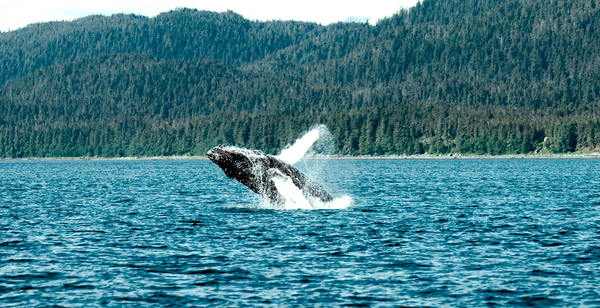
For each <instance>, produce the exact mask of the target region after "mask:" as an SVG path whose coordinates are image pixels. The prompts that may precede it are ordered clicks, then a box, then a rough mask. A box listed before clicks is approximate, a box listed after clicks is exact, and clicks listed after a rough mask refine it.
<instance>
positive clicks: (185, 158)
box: [0, 152, 600, 162]
mask: <svg viewBox="0 0 600 308" xmlns="http://www.w3.org/2000/svg"><path fill="white" fill-rule="evenodd" d="M307 159H313V160H316V159H325V160H329V159H331V160H337V159H340V160H351V159H356V160H406V159H409V160H427V159H429V160H449V159H471V160H473V159H600V153H597V152H595V153H588V154H506V155H468V154H467V155H465V154H446V155H431V154H420V155H388V156H370V155H359V156H349V155H314V156H312V157H309V158H307ZM156 160H161V161H163V160H164V161H168V160H172V161H201V160H209V159H208V157H206V156H153V157H27V158H0V162H44V161H47V162H57V161H156Z"/></svg>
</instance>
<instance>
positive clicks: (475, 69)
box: [0, 0, 600, 157]
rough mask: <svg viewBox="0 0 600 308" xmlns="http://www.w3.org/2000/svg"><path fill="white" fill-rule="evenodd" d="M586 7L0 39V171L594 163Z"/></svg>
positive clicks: (168, 19) (134, 22)
mask: <svg viewBox="0 0 600 308" xmlns="http://www.w3.org/2000/svg"><path fill="white" fill-rule="evenodd" d="M599 11H600V6H598V5H597V3H596V0H584V1H574V0H567V1H550V0H542V1H537V2H532V1H526V0H510V1H492V0H467V1H458V0H456V1H455V0H451V1H441V0H426V1H423V2H421V3H419V4H417V6H416V7H414V8H412V9H410V10H401V11H399V12H398V13H397V14H396V15H394V16H392V17H391V18H388V19H385V20H383V21H381V22H379V23H378V24H377V26H375V27H373V26H369V25H368V24H364V23H338V24H333V25H329V26H320V25H317V24H313V23H303V22H292V21H273V22H254V21H248V20H245V19H243V18H242V17H241V16H239V15H237V14H235V13H233V12H226V13H213V12H206V11H196V10H189V9H182V10H176V11H171V12H168V13H163V14H161V15H159V16H157V17H154V18H146V17H140V16H134V15H113V16H111V17H103V16H90V17H86V18H82V19H78V20H75V21H73V22H53V23H42V24H35V25H30V26H28V27H26V28H24V29H21V30H18V31H13V32H8V33H0V157H47V156H103V157H115V156H116V157H119V156H154V155H181V154H188V153H189V154H193V155H204V154H205V153H206V150H208V149H209V148H211V147H213V146H215V145H218V144H234V145H240V146H244V147H248V148H257V149H261V150H263V151H265V152H267V153H277V152H278V151H279V150H280V149H281V148H283V147H284V146H285V145H286V144H288V143H291V142H293V141H294V140H295V138H297V137H299V135H300V134H301V133H302V132H305V131H306V130H307V129H308V128H309V127H311V126H313V125H315V124H320V123H322V124H326V125H327V126H328V127H329V129H330V130H331V132H332V133H333V137H334V141H335V143H336V147H337V151H338V152H339V153H341V154H349V155H389V154H403V155H411V154H422V153H436V154H448V153H463V154H467V153H473V154H493V155H497V154H517V153H530V152H534V151H541V150H548V151H552V152H556V153H565V152H574V151H578V150H582V149H589V150H598V149H599V148H600V118H599V112H600V60H599V59H600V13H599Z"/></svg>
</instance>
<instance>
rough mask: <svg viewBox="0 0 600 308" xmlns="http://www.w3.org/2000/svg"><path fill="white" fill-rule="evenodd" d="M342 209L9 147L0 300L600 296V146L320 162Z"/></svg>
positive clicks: (559, 299) (546, 302) (153, 168)
mask: <svg viewBox="0 0 600 308" xmlns="http://www.w3.org/2000/svg"><path fill="white" fill-rule="evenodd" d="M298 165H299V167H300V168H301V169H302V170H304V171H305V172H306V173H308V174H310V175H311V176H312V177H313V178H315V179H316V180H317V181H319V182H320V183H322V184H323V185H324V186H325V187H326V188H327V189H328V190H329V191H330V192H331V193H332V194H333V195H334V196H336V197H339V196H342V195H349V196H351V197H352V199H353V203H352V205H351V206H350V207H349V208H347V209H341V210H313V211H310V210H293V211H284V210H269V209H260V208H258V207H259V205H260V204H261V200H260V199H259V198H258V197H257V196H256V195H254V194H253V193H251V192H250V191H249V190H248V189H247V188H246V187H244V186H242V185H241V184H239V183H238V182H235V181H234V180H230V179H228V178H226V177H225V175H224V174H223V172H222V171H221V170H220V169H219V168H218V167H217V166H216V165H214V164H212V163H211V162H209V161H77V162H1V163H0V306H2V307H27V306H30V307H80V306H86V307H90V306H92V307H93V306H108V307H111V306H113V307H119V306H142V307H154V306H156V307H163V306H175V307H179V306H192V307H195V306H323V307H332V306H357V307H370V306H404V307H427V306H430V307H443V306H447V307H482V306H538V307H548V306H557V307H573V306H589V307H593V306H600V278H599V277H600V274H598V273H600V160H575V159H573V160H314V161H303V162H300V163H299V164H298Z"/></svg>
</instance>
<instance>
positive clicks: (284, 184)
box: [267, 169, 312, 209]
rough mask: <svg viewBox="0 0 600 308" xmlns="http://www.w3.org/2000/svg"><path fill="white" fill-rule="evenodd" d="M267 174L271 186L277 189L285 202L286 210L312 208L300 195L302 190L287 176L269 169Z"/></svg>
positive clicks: (276, 170)
mask: <svg viewBox="0 0 600 308" xmlns="http://www.w3.org/2000/svg"><path fill="white" fill-rule="evenodd" d="M267 174H268V175H269V176H270V177H271V179H272V181H273V184H274V185H275V187H276V188H277V191H278V192H279V193H280V194H281V196H282V197H283V199H284V200H285V208H286V209H295V208H296V209H311V208H312V207H311V205H310V203H309V202H308V200H306V198H305V197H304V195H303V194H302V190H300V189H299V188H298V187H296V185H295V184H294V181H292V179H291V178H290V177H289V176H287V175H285V174H283V173H282V172H281V171H280V170H278V169H269V170H267Z"/></svg>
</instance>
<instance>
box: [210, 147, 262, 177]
mask: <svg viewBox="0 0 600 308" xmlns="http://www.w3.org/2000/svg"><path fill="white" fill-rule="evenodd" d="M206 155H208V158H209V159H210V160H211V161H212V162H213V163H215V164H217V165H218V166H219V167H220V168H221V169H223V171H224V172H225V175H227V176H228V177H230V178H232V179H236V180H238V181H240V182H242V180H244V179H249V178H254V176H255V170H254V168H255V164H256V161H257V160H258V159H260V158H263V157H265V155H264V154H262V152H260V151H251V150H246V149H241V148H236V147H214V148H212V149H211V150H209V151H208V152H207V153H206Z"/></svg>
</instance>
